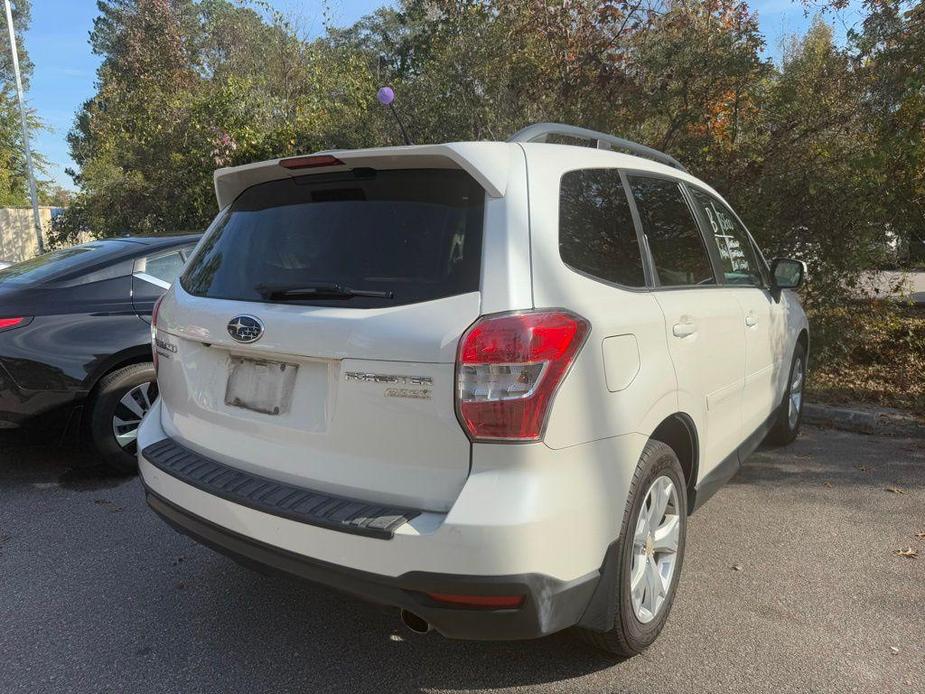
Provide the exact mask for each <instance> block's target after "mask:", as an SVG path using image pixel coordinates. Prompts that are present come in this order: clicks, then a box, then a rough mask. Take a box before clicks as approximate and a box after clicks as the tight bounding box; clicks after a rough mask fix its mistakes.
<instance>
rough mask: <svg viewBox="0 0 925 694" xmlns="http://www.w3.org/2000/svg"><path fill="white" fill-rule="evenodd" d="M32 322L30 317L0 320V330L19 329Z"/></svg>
mask: <svg viewBox="0 0 925 694" xmlns="http://www.w3.org/2000/svg"><path fill="white" fill-rule="evenodd" d="M31 322H32V316H16V317H15V318H0V330H12V329H13V328H21V327H23V326H24V325H29V323H31Z"/></svg>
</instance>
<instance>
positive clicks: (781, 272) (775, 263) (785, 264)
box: [771, 258, 806, 289]
mask: <svg viewBox="0 0 925 694" xmlns="http://www.w3.org/2000/svg"><path fill="white" fill-rule="evenodd" d="M771 274H772V275H773V276H774V288H775V289H796V288H798V287H799V286H800V285H801V284H803V279H804V278H805V277H806V263H804V262H803V261H802V260H793V259H792V258H775V259H774V260H772V261H771Z"/></svg>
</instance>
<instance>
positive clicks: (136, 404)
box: [112, 381, 157, 455]
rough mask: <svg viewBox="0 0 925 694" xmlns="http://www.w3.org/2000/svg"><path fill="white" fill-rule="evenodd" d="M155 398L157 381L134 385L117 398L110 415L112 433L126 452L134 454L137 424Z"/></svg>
mask: <svg viewBox="0 0 925 694" xmlns="http://www.w3.org/2000/svg"><path fill="white" fill-rule="evenodd" d="M156 399H157V382H156V381H152V382H149V383H142V384H141V385H138V386H135V387H134V388H132V389H131V390H129V391H128V392H126V394H125V395H123V396H122V399H121V400H119V404H118V405H116V411H115V413H114V414H113V417H112V433H113V435H114V436H115V437H116V443H118V444H119V447H120V448H121V449H122V450H123V451H125V452H126V453H130V454H133V455H134V454H135V452H136V451H137V449H138V426H139V425H140V424H141V420H142V419H143V418H144V416H145V414H147V412H148V410H150V409H151V405H152V404H153V403H154V401H155V400H156Z"/></svg>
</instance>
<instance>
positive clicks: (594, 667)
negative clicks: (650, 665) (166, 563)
mask: <svg viewBox="0 0 925 694" xmlns="http://www.w3.org/2000/svg"><path fill="white" fill-rule="evenodd" d="M220 561H221V562H229V563H230V565H227V564H226V565H224V566H223V565H222V564H221V563H219V562H209V565H208V567H207V568H206V570H205V571H204V573H203V574H200V577H201V580H202V581H203V582H204V584H205V585H204V587H208V588H209V589H208V590H204V591H203V592H202V593H198V592H197V596H196V597H197V600H196V601H195V603H194V607H193V610H194V611H193V613H192V614H190V615H189V616H190V618H191V619H193V620H195V621H196V622H197V626H198V627H199V628H200V629H206V630H209V631H213V630H214V632H213V633H227V632H228V631H229V630H230V629H235V628H236V629H242V628H244V629H246V630H247V631H248V632H250V633H252V634H254V635H255V636H257V637H258V638H253V639H246V640H243V641H242V640H238V639H228V640H225V642H224V643H223V648H232V649H236V650H237V651H238V652H237V653H234V652H231V653H226V654H225V655H226V656H228V657H230V658H231V659H232V660H234V659H237V658H240V659H241V660H250V661H254V660H257V661H258V662H266V663H273V665H270V666H268V668H267V670H266V671H264V672H263V673H262V675H261V677H260V680H261V681H260V682H254V683H253V684H254V685H255V686H256V687H257V688H258V689H265V690H273V689H275V687H274V681H277V680H286V679H290V678H292V677H293V676H294V675H295V676H298V674H297V671H298V670H299V667H298V666H297V665H295V664H294V663H293V661H292V660H291V659H289V658H280V655H281V654H283V653H287V652H289V653H291V654H293V655H295V653H297V658H298V660H299V661H301V662H303V663H305V664H306V665H305V671H304V676H305V677H306V680H311V683H312V684H311V689H312V691H350V692H366V691H368V692H382V691H425V690H431V689H447V690H482V689H488V690H493V689H499V688H504V687H523V686H530V685H539V684H544V683H550V682H562V681H563V680H568V679H571V678H575V677H583V676H587V675H589V674H592V673H594V672H597V671H600V670H605V669H608V668H612V667H613V666H614V665H617V664H619V663H620V662H622V660H623V659H620V658H617V657H615V656H610V655H607V654H605V653H603V652H601V651H597V650H595V649H593V648H591V647H590V646H588V645H587V644H586V643H584V642H583V641H581V640H580V638H578V636H577V635H576V634H575V633H574V631H572V630H566V631H564V632H560V633H558V634H554V635H552V636H548V637H545V638H542V639H537V640H530V641H500V642H499V641H493V642H479V641H456V640H450V639H447V638H444V637H443V636H441V635H440V634H437V633H435V632H431V633H428V634H415V633H412V632H411V631H409V630H408V629H406V628H405V627H403V626H402V625H401V623H400V620H399V613H398V610H397V609H393V608H387V607H381V606H376V605H371V604H369V603H365V602H362V601H360V600H357V599H355V598H352V597H351V596H347V595H343V594H341V593H338V592H336V591H334V590H331V589H327V588H324V587H321V586H317V585H313V584H310V583H306V582H301V581H298V580H296V579H289V578H286V577H281V576H266V575H263V574H259V573H255V572H252V571H250V570H248V569H246V568H244V567H241V566H238V565H237V564H234V563H233V562H231V561H230V560H227V559H224V558H221V560H220ZM193 580H194V581H195V579H193ZM216 584H221V585H222V590H221V591H215V590H213V589H212V588H214V586H215V585H216ZM228 594H233V595H242V596H244V595H246V596H248V598H247V600H246V604H242V602H240V601H236V600H231V601H229V600H228V599H227V596H228ZM296 645H297V646H296ZM255 649H256V650H255ZM293 651H295V653H293ZM283 663H288V665H284V664H283ZM320 663H331V666H330V667H318V664H320ZM309 664H311V665H309ZM371 664H375V665H374V666H373V667H371Z"/></svg>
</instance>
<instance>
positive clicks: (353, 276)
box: [180, 169, 485, 308]
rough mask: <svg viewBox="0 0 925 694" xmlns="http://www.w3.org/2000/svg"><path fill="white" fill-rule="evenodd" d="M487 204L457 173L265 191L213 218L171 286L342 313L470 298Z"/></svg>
mask: <svg viewBox="0 0 925 694" xmlns="http://www.w3.org/2000/svg"><path fill="white" fill-rule="evenodd" d="M484 199H485V192H484V190H483V189H482V188H481V187H480V186H479V185H478V184H477V183H476V182H475V181H474V180H473V179H472V178H471V177H470V176H469V175H468V174H466V173H465V172H463V171H457V170H442V169H432V170H422V169H415V170H394V171H372V170H361V171H357V172H347V173H344V174H333V175H323V174H322V175H314V176H302V177H299V178H291V179H284V180H279V181H270V182H268V183H262V184H259V185H256V186H253V187H251V188H248V189H247V190H245V191H244V192H243V193H242V194H241V195H240V196H239V197H238V198H237V199H236V200H235V201H234V202H233V203H232V204H231V205H230V206H229V207H228V209H227V210H226V211H225V212H224V213H223V214H222V216H221V217H220V218H219V219H218V220H217V221H216V224H215V226H214V229H213V230H212V232H211V233H210V234H209V235H208V237H207V238H206V239H205V240H204V241H203V243H202V244H201V246H200V247H199V250H198V251H197V252H196V253H195V255H194V256H193V258H191V259H190V261H189V264H188V265H187V268H186V270H185V272H184V273H183V275H182V276H181V278H180V283H181V285H182V286H183V288H184V289H185V290H186V291H188V292H189V293H191V294H194V295H196V296H204V297H211V298H216V299H234V300H240V301H268V302H269V301H285V302H287V303H296V304H307V305H313V306H344V307H350V308H378V307H385V306H396V305H401V304H409V303H416V302H422V301H430V300H433V299H440V298H444V297H448V296H454V295H456V294H463V293H466V292H472V291H477V290H478V289H479V276H480V270H481V252H482V218H483V215H484ZM319 288H320V289H319ZM306 289H307V290H313V289H314V290H316V296H312V295H311V292H310V291H309V292H305V291H302V290H306ZM341 290H344V291H342V292H341V295H340V296H337V297H334V296H333V294H335V293H337V292H340V291H341ZM346 290H350V291H346ZM351 292H352V293H351ZM364 293H370V294H381V295H383V296H363V294H364Z"/></svg>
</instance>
